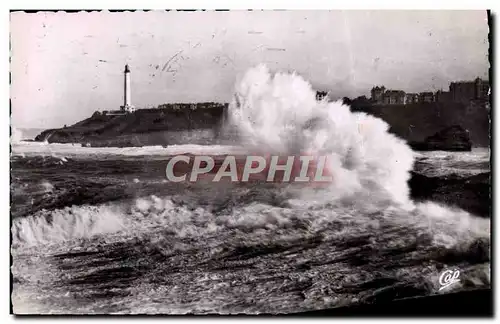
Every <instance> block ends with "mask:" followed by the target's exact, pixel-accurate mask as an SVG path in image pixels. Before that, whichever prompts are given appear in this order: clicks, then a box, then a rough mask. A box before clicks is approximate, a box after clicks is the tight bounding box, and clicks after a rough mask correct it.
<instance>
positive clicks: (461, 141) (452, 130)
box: [410, 125, 472, 151]
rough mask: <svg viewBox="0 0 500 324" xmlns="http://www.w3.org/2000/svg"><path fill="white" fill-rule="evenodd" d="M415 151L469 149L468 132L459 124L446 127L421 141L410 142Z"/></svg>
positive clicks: (470, 146)
mask: <svg viewBox="0 0 500 324" xmlns="http://www.w3.org/2000/svg"><path fill="white" fill-rule="evenodd" d="M410 146H411V147H412V148H413V149H414V150H417V151H470V150H471V149H472V142H471V139H470V136H469V132H468V131H467V130H465V129H463V128H462V127H461V126H459V125H453V126H450V127H447V128H445V129H443V130H441V131H439V132H437V133H436V134H434V135H432V136H428V137H427V138H426V139H425V140H424V141H423V142H410Z"/></svg>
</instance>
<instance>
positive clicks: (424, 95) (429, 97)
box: [419, 91, 435, 102]
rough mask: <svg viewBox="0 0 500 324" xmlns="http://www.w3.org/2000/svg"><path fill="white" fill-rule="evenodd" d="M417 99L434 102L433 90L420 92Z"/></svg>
mask: <svg viewBox="0 0 500 324" xmlns="http://www.w3.org/2000/svg"><path fill="white" fill-rule="evenodd" d="M419 101H420V102H434V101H435V96H434V92H431V91H425V92H421V93H420V95H419Z"/></svg>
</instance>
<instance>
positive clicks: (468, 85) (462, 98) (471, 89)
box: [450, 78, 490, 103]
mask: <svg viewBox="0 0 500 324" xmlns="http://www.w3.org/2000/svg"><path fill="white" fill-rule="evenodd" d="M489 91H490V84H489V81H488V80H482V79H481V78H476V79H475V80H474V81H459V82H452V83H450V93H451V98H452V100H453V102H462V103H468V102H470V101H472V100H485V101H487V100H488V98H489Z"/></svg>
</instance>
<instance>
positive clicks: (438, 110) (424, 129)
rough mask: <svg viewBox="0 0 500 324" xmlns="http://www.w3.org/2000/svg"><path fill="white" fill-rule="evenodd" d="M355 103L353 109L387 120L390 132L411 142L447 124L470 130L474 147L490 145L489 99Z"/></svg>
mask: <svg viewBox="0 0 500 324" xmlns="http://www.w3.org/2000/svg"><path fill="white" fill-rule="evenodd" d="M351 105H352V106H351V107H352V110H353V111H361V112H366V113H368V114H370V115H373V116H375V117H379V118H381V119H383V120H385V121H386V122H387V123H388V124H389V125H390V132H392V133H393V134H395V135H397V136H399V137H401V138H403V139H405V140H407V141H408V142H413V143H417V142H424V141H425V140H426V139H428V138H429V137H430V136H433V135H435V134H436V133H438V132H440V131H442V130H444V129H446V128H450V127H452V126H460V127H462V128H463V129H464V130H465V131H467V132H468V134H469V137H470V141H471V144H472V146H473V147H488V146H489V142H490V111H489V109H488V108H487V106H486V104H485V103H478V102H471V103H469V104H462V103H438V102H433V103H415V104H407V105H373V104H370V103H369V102H367V101H365V102H363V101H357V100H353V101H352V102H351Z"/></svg>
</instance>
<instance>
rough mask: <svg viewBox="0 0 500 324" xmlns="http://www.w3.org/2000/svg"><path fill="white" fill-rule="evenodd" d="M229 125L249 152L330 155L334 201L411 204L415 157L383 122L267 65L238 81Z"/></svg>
mask: <svg viewBox="0 0 500 324" xmlns="http://www.w3.org/2000/svg"><path fill="white" fill-rule="evenodd" d="M228 123H229V125H230V128H231V129H236V130H237V133H238V136H239V138H240V141H241V143H244V145H246V146H247V147H248V149H249V150H250V151H265V153H278V154H282V155H293V154H300V153H303V152H307V153H309V154H310V153H312V154H315V155H317V156H318V155H319V156H321V155H326V156H328V157H329V158H328V169H329V171H330V172H332V173H333V177H334V179H336V181H333V183H332V186H331V191H330V193H331V197H330V198H331V199H335V198H338V199H348V198H349V197H351V198H352V197H357V198H358V199H359V198H361V197H363V198H367V197H369V198H370V199H378V200H384V199H389V200H391V201H393V202H395V203H398V204H402V205H409V204H411V202H410V200H409V188H408V184H407V181H408V179H409V177H410V173H409V172H410V170H411V169H412V167H413V162H414V155H413V151H412V150H411V149H410V147H409V146H407V145H406V143H405V142H404V141H403V140H401V139H399V138H397V137H396V136H394V135H392V134H390V133H389V132H388V129H389V126H388V124H387V123H385V122H384V121H383V120H381V119H379V118H375V117H372V116H369V115H367V114H365V113H353V112H351V111H350V110H349V107H348V106H346V105H344V104H342V103H341V102H340V101H337V102H327V101H325V100H320V101H318V100H316V92H315V91H314V90H313V88H312V86H311V85H310V83H308V82H307V81H306V80H304V79H303V78H302V77H301V76H299V75H297V74H295V73H292V74H289V73H275V74H272V73H271V72H270V71H269V69H268V68H267V67H266V66H264V65H259V66H257V67H255V68H252V69H250V70H248V71H247V72H246V73H245V74H244V76H243V77H242V78H241V80H240V81H239V82H238V83H237V84H236V87H235V95H234V99H233V101H232V102H231V104H230V105H229V111H228Z"/></svg>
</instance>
